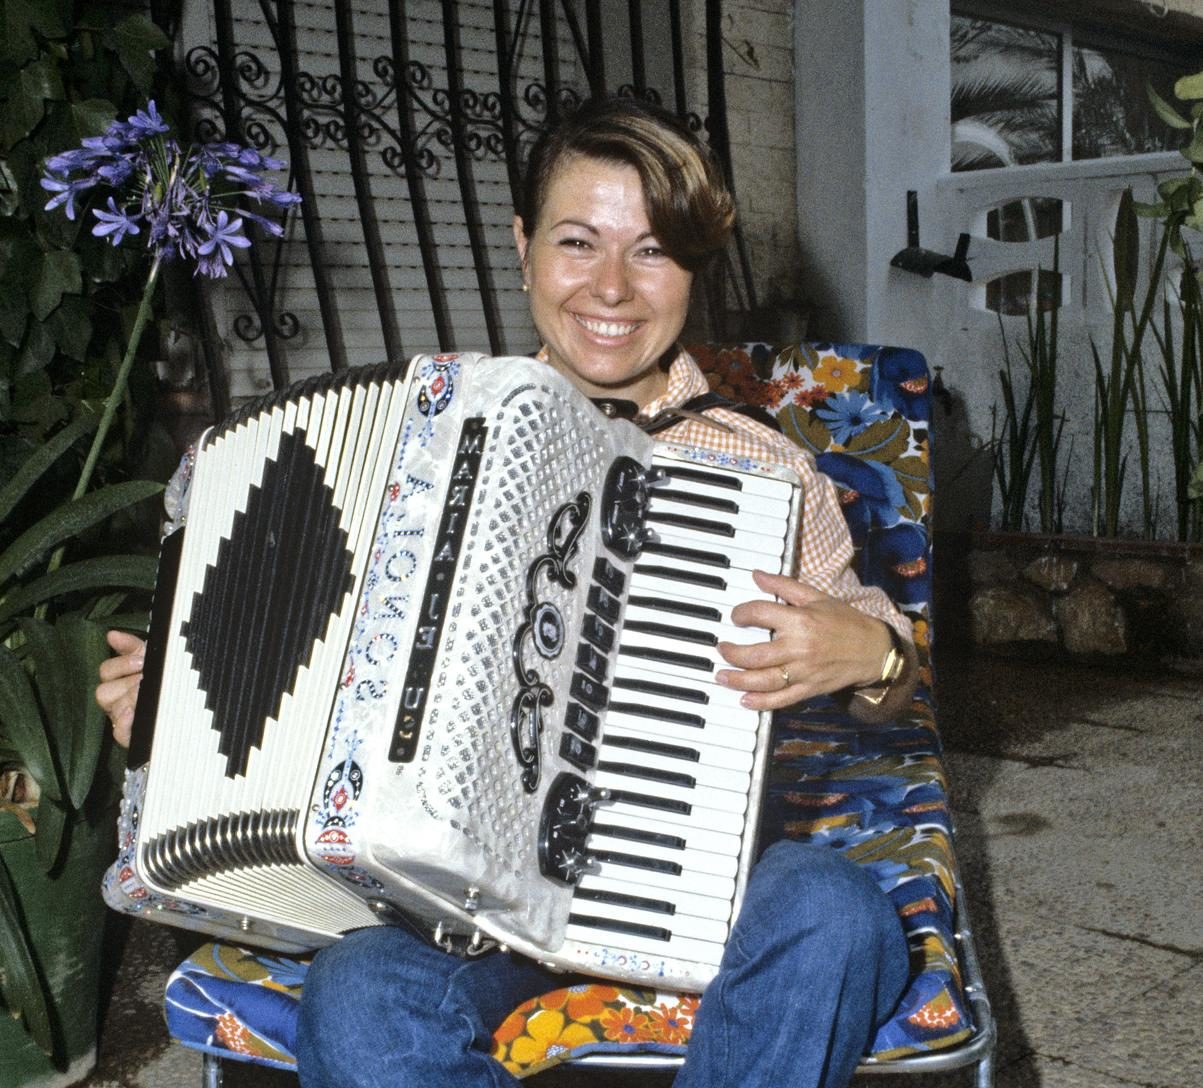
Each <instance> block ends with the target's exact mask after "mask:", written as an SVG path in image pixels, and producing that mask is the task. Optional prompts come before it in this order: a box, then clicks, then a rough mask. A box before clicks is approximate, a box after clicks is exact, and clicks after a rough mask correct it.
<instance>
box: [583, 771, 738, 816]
mask: <svg viewBox="0 0 1203 1088" xmlns="http://www.w3.org/2000/svg"><path fill="white" fill-rule="evenodd" d="M630 762H631V763H636V762H637V761H636V760H630ZM594 783H595V784H596V785H598V786H601V787H603V788H605V789H611V790H626V791H628V792H630V793H638V794H643V795H647V796H651V797H656V798H660V799H662V800H664V801H670V802H682V803H684V804H687V805H690V806H692V808H693V809H694V810H695V811H696V810H697V809H699V808H712V809H717V810H718V811H720V812H734V813H743V812H745V811H746V810H747V807H748V798H747V795H746V794H743V793H738V792H736V791H734V790H724V789H718V788H716V787H714V786H693V787H688V786H674V785H670V784H669V783H667V782H660V781H658V780H656V779H649V778H639V777H635V776H633V775H628V774H622V773H619V772H616V771H606V770H602V768H600V767H598V768H597V772H596V776H595V778H594ZM660 811H661V810H660V809H658V808H657V809H656V812H660Z"/></svg>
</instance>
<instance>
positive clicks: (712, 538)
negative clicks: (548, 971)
mask: <svg viewBox="0 0 1203 1088" xmlns="http://www.w3.org/2000/svg"><path fill="white" fill-rule="evenodd" d="M647 527H648V528H649V529H651V530H652V531H653V532H654V533H655V534H656V536H657V537H658V538H659V539H660V540H663V541H664V542H665V543H667V544H679V545H681V547H684V548H702V549H705V550H707V551H724V552H726V551H728V550H729V549H730V550H738V551H740V552H744V553H747V554H749V555H755V556H759V557H760V562H759V563H758V564H755V566H756V567H758V568H759V569H761V570H763V569H765V568H769V569H772V568H773V567H775V566H777V567H779V566H780V565H781V557H782V556H783V555H784V554H785V536H784V534H783V533H779V534H773V535H770V534H766V533H753V532H747V531H746V530H743V529H741V528H740V526H739V524H738V523H736V524H735V526H734V530H735V531H734V534H733V535H731V536H726V535H723V536H719V535H718V534H716V533H700V532H698V531H697V530H693V529H686V528H683V527H682V526H680V525H667V524H665V523H663V522H659V521H649V522H648V523H647Z"/></svg>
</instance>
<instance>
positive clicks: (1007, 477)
mask: <svg viewBox="0 0 1203 1088" xmlns="http://www.w3.org/2000/svg"><path fill="white" fill-rule="evenodd" d="M1001 324H1002V318H1001V317H1000V318H999V325H1000V326H1001ZM1002 344H1003V365H1002V367H1001V368H1000V369H999V372H998V384H999V388H1000V390H1001V391H1002V402H1003V413H1002V422H1001V425H999V423H998V420H997V418H996V417H995V418H993V419H992V420H991V426H990V430H991V446H992V447H993V450H994V478H995V480H996V482H997V483H998V494H999V498H1000V499H1001V500H1002V510H1001V512H1000V518H999V520H1000V522H1001V526H1000V527H1001V528H1002V529H1004V530H1007V531H1009V532H1019V531H1020V530H1022V529H1023V525H1024V514H1025V512H1026V510H1027V501H1028V487H1029V485H1030V482H1031V479H1032V464H1033V461H1034V459H1035V457H1036V443H1035V442H1034V441H1033V437H1032V408H1033V405H1034V403H1035V394H1034V391H1033V389H1032V386H1031V383H1030V382H1029V383H1028V384H1027V386H1026V387H1025V389H1024V394H1023V401H1022V403H1021V402H1020V399H1019V396H1018V395H1017V392H1016V386H1015V374H1014V371H1013V369H1012V366H1011V353H1010V350H1009V349H1008V347H1007V338H1006V334H1005V332H1004V335H1003V338H1002Z"/></svg>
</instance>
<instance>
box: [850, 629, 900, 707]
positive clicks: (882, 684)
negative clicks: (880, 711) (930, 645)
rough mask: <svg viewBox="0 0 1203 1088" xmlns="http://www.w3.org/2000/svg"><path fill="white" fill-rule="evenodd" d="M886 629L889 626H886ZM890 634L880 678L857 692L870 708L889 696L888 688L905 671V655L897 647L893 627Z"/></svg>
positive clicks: (896, 638) (897, 640)
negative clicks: (888, 646)
mask: <svg viewBox="0 0 1203 1088" xmlns="http://www.w3.org/2000/svg"><path fill="white" fill-rule="evenodd" d="M887 627H889V625H888V624H887ZM889 632H890V648H889V649H888V650H887V651H886V653H885V657H883V658H882V659H881V677H880V678H879V679H878V680H877V681H876V682H875V683H873V684H869V685H868V686H867V687H863V688H860V689H859V690H858V691H857V695H859V696H860V697H861V698H862V699H864V700H865V701H866V702H867V703H869V704H870V705H871V706H878V705H880V703H881V701H882V700H883V699H884V698H885V697H886V696H887V695H888V694H889V692H890V688H891V687H892V686H893V685H894V683H895V681H896V680H897V679H898V678H899V677H900V676H901V675H902V674H903V672H904V671H905V670H906V655H905V654H904V653H903V652H902V648H901V646H900V645H899V638H898V632H897V631H895V630H894V628H893V627H889Z"/></svg>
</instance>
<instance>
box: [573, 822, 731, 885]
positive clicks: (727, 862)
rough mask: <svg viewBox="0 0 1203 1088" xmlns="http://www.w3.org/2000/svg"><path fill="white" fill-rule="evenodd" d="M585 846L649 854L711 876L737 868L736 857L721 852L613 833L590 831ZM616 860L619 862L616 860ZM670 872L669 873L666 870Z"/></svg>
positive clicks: (646, 855) (721, 874) (625, 852)
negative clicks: (663, 843)
mask: <svg viewBox="0 0 1203 1088" xmlns="http://www.w3.org/2000/svg"><path fill="white" fill-rule="evenodd" d="M587 848H588V849H589V851H590V852H596V851H598V850H610V851H615V852H617V853H619V854H630V855H631V856H633V857H637V858H651V859H653V860H655V861H663V862H669V863H671V864H674V865H679V866H680V867H681V870H682V872H691V873H708V874H709V875H711V876H726V877H734V876H735V872H736V870H737V869H738V868H739V862H738V859H737V858H733V857H724V856H723V855H722V854H711V853H707V852H706V851H704V850H689V849H684V850H678V849H675V848H674V847H671V846H660V845H659V844H657V843H650V842H634V841H632V840H630V839H624V838H621V837H619V836H615V835H606V834H602V833H597V832H595V833H593V834H591V835H590V836H589V839H588V843H587ZM615 864H621V863H620V862H617V863H615ZM665 875H667V876H671V875H672V874H671V873H668V874H665Z"/></svg>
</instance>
